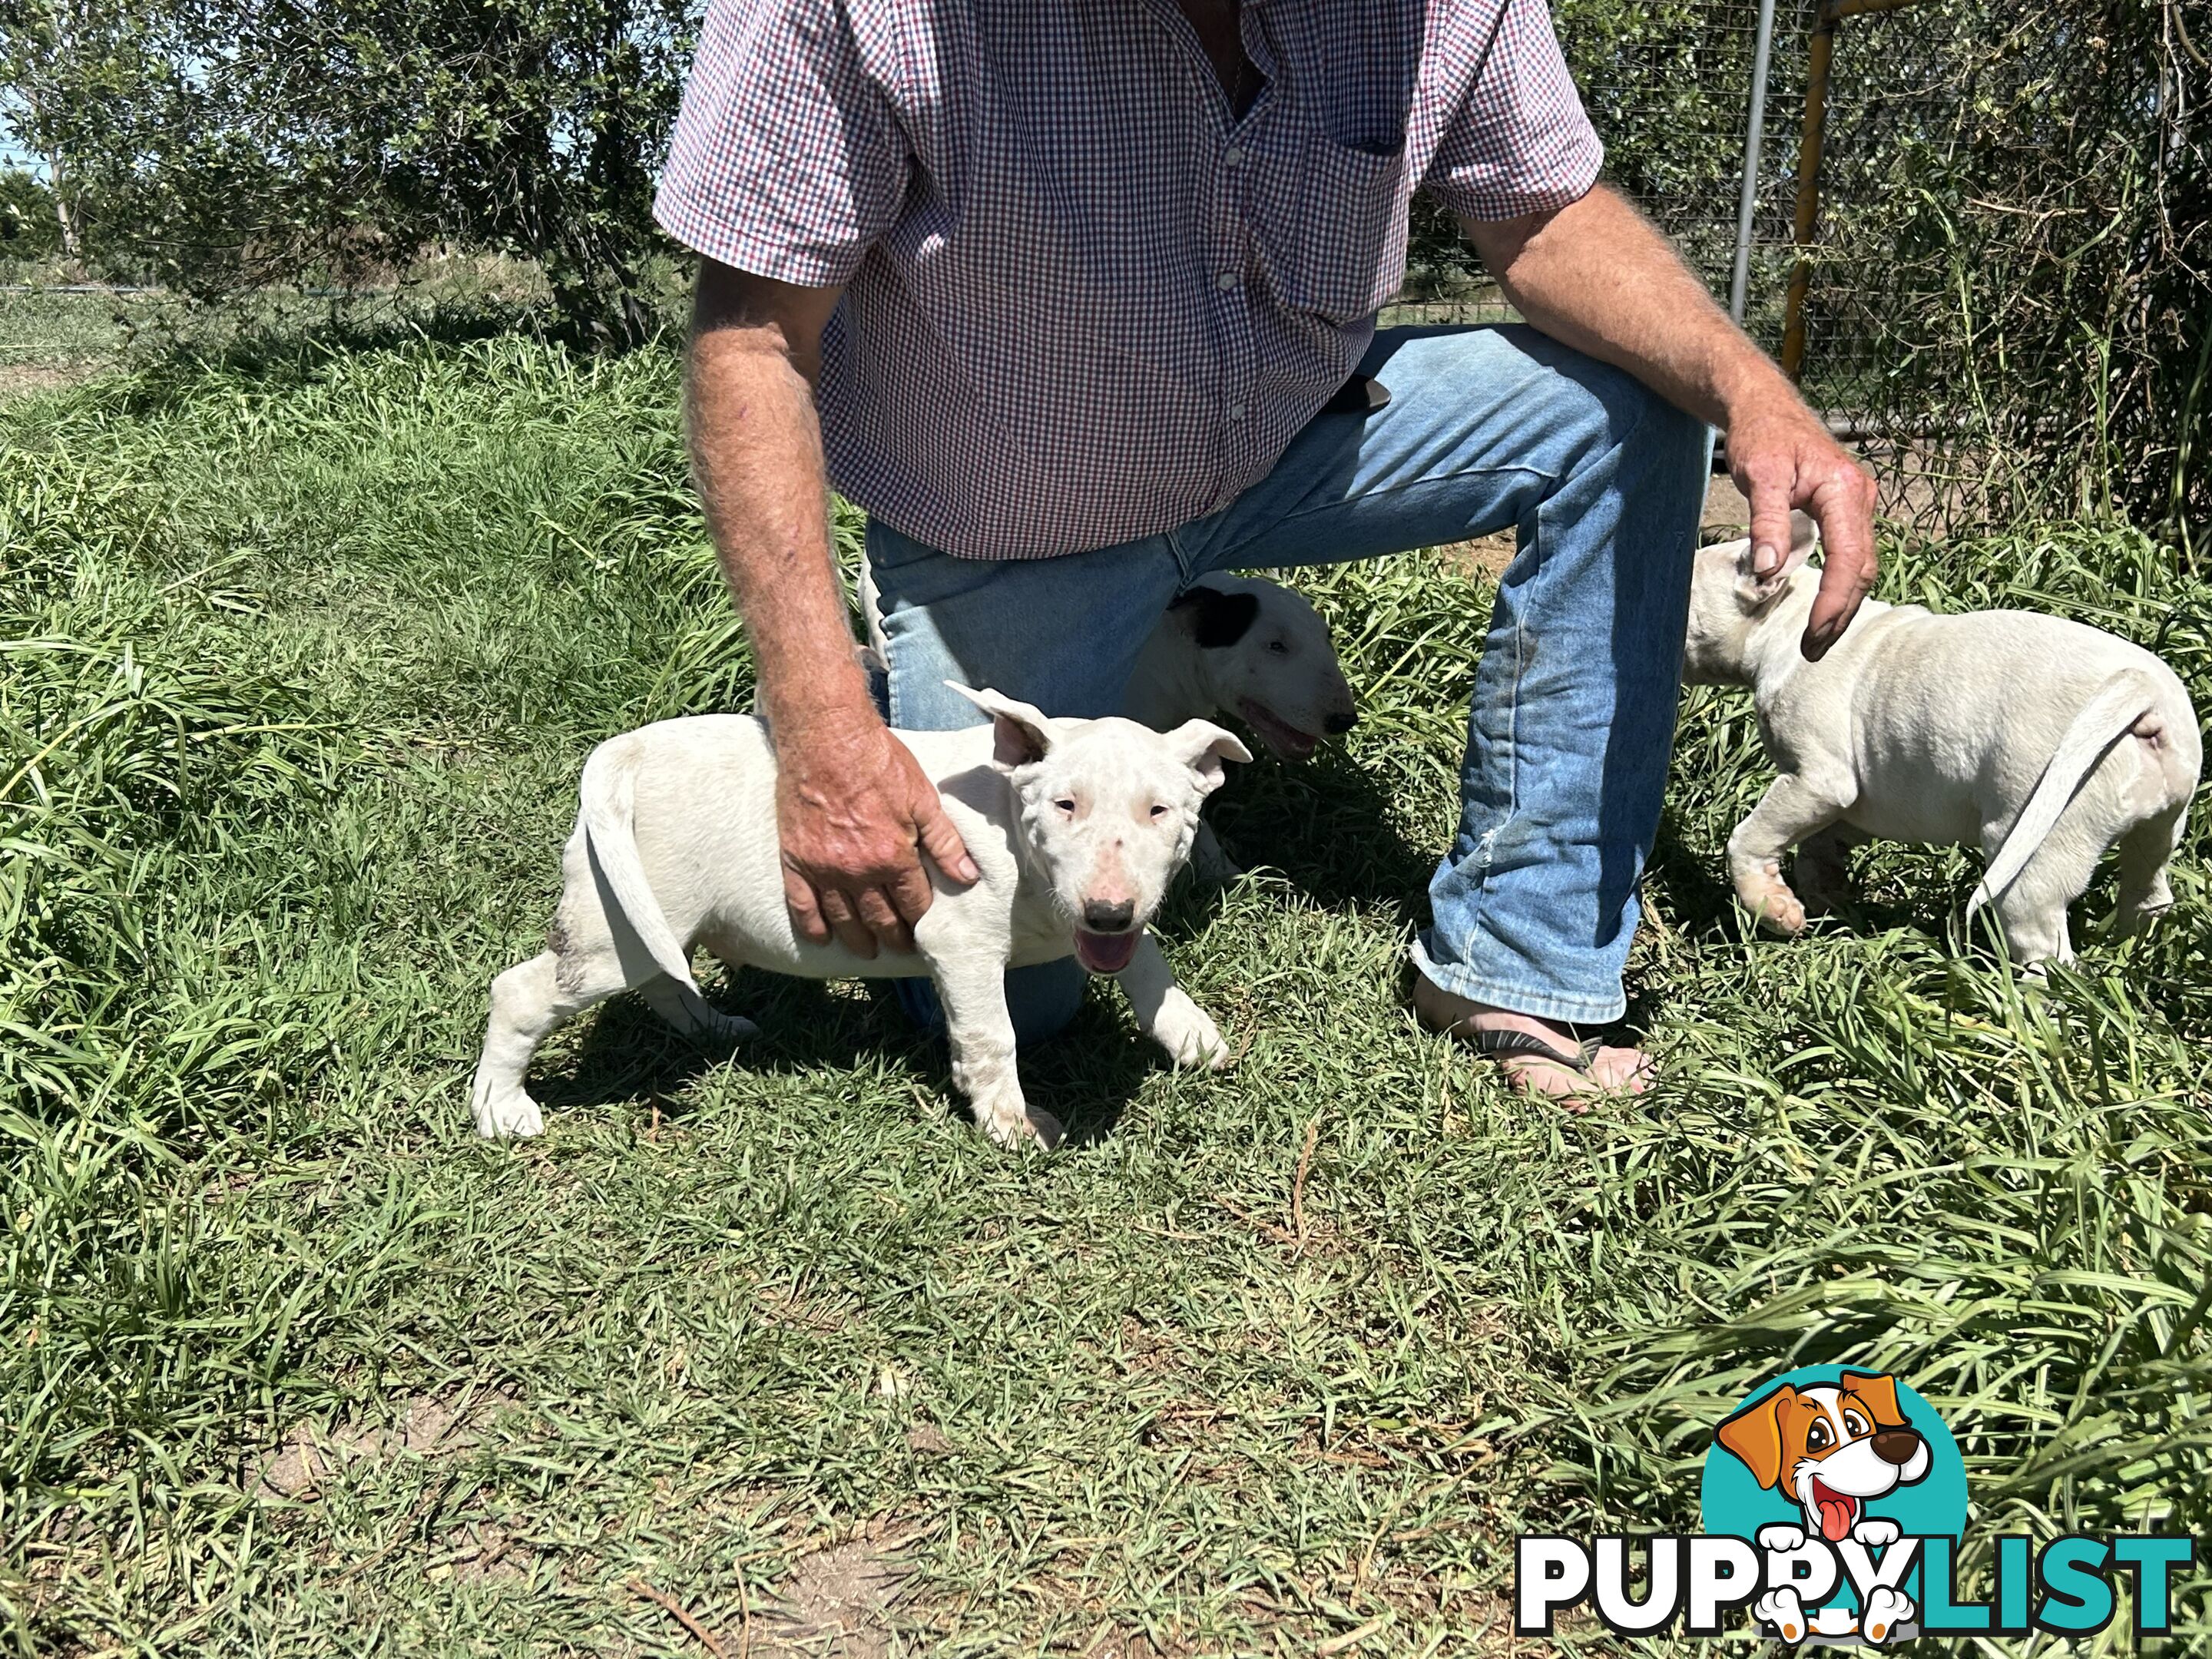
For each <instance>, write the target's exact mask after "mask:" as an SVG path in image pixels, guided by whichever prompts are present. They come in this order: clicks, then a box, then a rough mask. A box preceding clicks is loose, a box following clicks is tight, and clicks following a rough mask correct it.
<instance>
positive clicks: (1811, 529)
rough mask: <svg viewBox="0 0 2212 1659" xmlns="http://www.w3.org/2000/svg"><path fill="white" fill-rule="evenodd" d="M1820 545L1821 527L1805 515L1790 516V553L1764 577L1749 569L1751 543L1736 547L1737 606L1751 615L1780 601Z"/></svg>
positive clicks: (1792, 514) (1743, 542) (1796, 513)
mask: <svg viewBox="0 0 2212 1659" xmlns="http://www.w3.org/2000/svg"><path fill="white" fill-rule="evenodd" d="M1819 545H1820V526H1818V525H1816V524H1814V522H1813V520H1812V518H1811V516H1810V515H1809V514H1808V513H1798V512H1794V511H1793V512H1792V513H1790V550H1789V551H1788V552H1787V553H1784V555H1783V556H1782V562H1781V563H1780V564H1779V565H1778V566H1777V567H1776V568H1774V569H1772V570H1771V571H1769V572H1767V574H1765V575H1764V576H1762V575H1759V574H1758V573H1757V572H1755V571H1754V570H1753V569H1752V568H1751V542H1750V539H1749V538H1746V539H1744V540H1743V541H1741V542H1738V543H1736V544H1735V550H1736V553H1735V598H1736V603H1737V604H1738V605H1741V606H1742V607H1743V608H1744V609H1745V610H1746V611H1750V612H1751V613H1753V615H1756V614H1757V613H1758V612H1759V611H1764V610H1765V609H1766V607H1767V606H1768V605H1772V604H1773V603H1774V602H1775V600H1777V599H1779V598H1781V597H1782V590H1783V589H1784V588H1785V587H1787V586H1790V578H1791V577H1792V576H1794V575H1796V574H1797V573H1798V572H1799V571H1800V570H1802V569H1803V568H1804V567H1805V561H1806V560H1807V559H1808V558H1810V557H1812V556H1813V550H1814V548H1815V547H1817V546H1819Z"/></svg>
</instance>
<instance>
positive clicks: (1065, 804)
mask: <svg viewBox="0 0 2212 1659" xmlns="http://www.w3.org/2000/svg"><path fill="white" fill-rule="evenodd" d="M1053 805H1054V806H1057V807H1058V808H1060V811H1063V812H1065V813H1066V814H1067V816H1068V817H1074V816H1075V799H1074V797H1073V796H1069V797H1066V799H1060V800H1056V801H1054V802H1053Z"/></svg>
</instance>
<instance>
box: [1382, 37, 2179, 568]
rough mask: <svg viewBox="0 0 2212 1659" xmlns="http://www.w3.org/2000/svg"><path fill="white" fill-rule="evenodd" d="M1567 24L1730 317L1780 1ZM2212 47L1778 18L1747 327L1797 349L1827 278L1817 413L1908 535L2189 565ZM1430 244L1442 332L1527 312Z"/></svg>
mask: <svg viewBox="0 0 2212 1659" xmlns="http://www.w3.org/2000/svg"><path fill="white" fill-rule="evenodd" d="M1824 7H1825V8H1826V9H1824ZM1554 15H1555V17H1556V19H1557V22H1558V26H1559V33H1560V38H1561V40H1562V42H1563V43H1564V45H1565V47H1566V50H1567V53H1568V56H1569V58H1570V59H1571V61H1572V62H1573V64H1574V67H1575V70H1576V75H1577V81H1578V82H1579V83H1580V85H1581V87H1582V88H1583V98H1584V101H1585V102H1586V104H1587V105H1588V106H1589V111H1590V113H1591V117H1592V118H1593V120H1594V121H1595V123H1596V125H1597V126H1598V128H1599V131H1600V132H1601V134H1602V135H1603V137H1605V139H1606V141H1607V155H1608V161H1607V169H1608V173H1610V175H1611V176H1612V178H1613V179H1614V180H1615V181H1616V182H1617V183H1619V184H1620V185H1622V186H1623V187H1624V188H1625V189H1626V190H1627V191H1629V192H1630V193H1631V194H1632V196H1634V197H1636V198H1637V199H1638V201H1639V202H1640V203H1641V204H1643V205H1644V209H1645V210H1646V211H1647V212H1649V213H1650V215H1651V216H1652V217H1653V218H1654V219H1655V220H1656V222H1658V223H1659V225H1660V226H1661V227H1662V228H1663V229H1665V230H1666V231H1667V232H1668V234H1670V235H1672V236H1673V237H1674V240H1675V242H1676V244H1677V245H1678V246H1680V248H1681V250H1682V252H1683V254H1684V256H1685V257H1686V258H1687V259H1688V260H1689V262H1690V263H1691V264H1692V266H1693V267H1694V268H1696V269H1697V270H1699V273H1700V274H1701V275H1703V276H1705V279H1706V281H1707V282H1708V283H1709V284H1711V287H1712V288H1713V289H1714V291H1715V292H1716V293H1718V294H1723V295H1725V294H1726V293H1727V291H1728V288H1729V274H1730V272H1729V268H1730V265H1731V263H1732V256H1733V254H1734V251H1735V234H1736V210H1737V204H1738V196H1739V191H1740V189H1741V184H1742V179H1743V161H1744V138H1745V128H1746V125H1747V114H1748V101H1749V100H1748V94H1749V88H1750V82H1751V76H1752V60H1753V48H1754V43H1755V39H1756V33H1757V25H1758V15H1759V8H1758V5H1757V3H1756V0H1674V3H1668V0H1657V3H1638V0H1558V3H1557V4H1556V6H1555V8H1554ZM1824 26H1825V27H1826V29H1827V31H1828V33H1829V45H1830V46H1831V48H1832V52H1831V53H1830V62H1829V67H1828V73H1827V75H1826V78H1825V83H1824V84H1823V85H1822V87H1821V88H1820V92H1821V94H1823V95H1822V99H1821V102H1822V106H1823V109H1824V114H1825V119H1824V123H1823V130H1822V131H1821V132H1820V139H1821V142H1820V150H1819V155H1820V167H1819V169H1818V173H1817V178H1816V184H1817V198H1816V203H1817V213H1816V214H1815V215H1814V219H1813V235H1812V242H1811V247H1810V251H1809V254H1803V255H1801V250H1800V249H1799V247H1798V246H1797V245H1796V234H1795V233H1796V228H1797V225H1798V222H1799V220H1800V216H1801V212H1802V210H1803V209H1804V208H1806V207H1808V206H1812V205H1814V204H1813V203H1808V202H1806V201H1804V200H1803V197H1802V190H1801V181H1800V177H1799V173H1800V163H1801V161H1802V159H1803V156H1804V153H1805V147H1806V146H1805V141H1806V138H1807V122H1806V114H1807V102H1808V92H1809V91H1811V90H1812V89H1813V88H1812V85H1811V82H1812V81H1813V79H1814V64H1815V62H1816V58H1817V56H1818V54H1817V53H1816V52H1815V51H1814V46H1815V40H1816V37H1817V36H1818V35H1819V33H1820V32H1821V31H1822V29H1823V27H1824ZM2199 43H2205V44H2212V0H2041V3H2035V0H2030V3H2027V4H2025V5H2023V4H2021V3H2019V0H2009V3H2008V0H1777V3H1776V15H1775V27H1774V39H1773V47H1772V54H1771V64H1770V70H1769V76H1768V86H1767V99H1766V106H1765V118H1764V121H1763V123H1762V129H1761V144H1760V163H1759V170H1758V178H1757V182H1756V189H1755V193H1754V201H1753V220H1752V239H1751V246H1750V249H1749V270H1748V283H1747V307H1746V314H1745V325H1746V326H1747V328H1749V329H1750V331H1751V332H1752V333H1753V336H1754V337H1756V338H1758V339H1759V341H1760V342H1761V343H1763V344H1765V345H1766V346H1767V347H1768V348H1769V349H1776V350H1780V349H1782V348H1783V347H1784V343H1785V337H1786V335H1787V334H1788V332H1789V331H1790V315H1791V306H1790V289H1791V278H1792V275H1793V272H1794V271H1800V272H1802V300H1801V303H1800V305H1799V306H1798V307H1797V308H1796V309H1797V313H1798V318H1799V323H1800V327H1801V329H1802V379H1803V385H1804V386H1805V389H1806V392H1807V393H1808V396H1809V397H1810V398H1812V399H1813V400H1814V403H1815V404H1817V405H1818V406H1820V408H1822V409H1824V410H1826V411H1827V412H1828V413H1829V415H1830V416H1831V419H1832V422H1833V423H1834V424H1835V425H1836V426H1837V427H1838V428H1839V429H1840V430H1843V431H1844V432H1846V433H1847V434H1849V435H1850V437H1851V439H1852V441H1854V442H1856V443H1857V444H1858V445H1859V446H1860V447H1861V448H1862V450H1863V452H1864V453H1866V454H1867V455H1868V457H1869V459H1870V460H1871V461H1873V462H1874V463H1875V465H1876V467H1877V469H1878V470H1879V471H1881V473H1882V475H1883V477H1884V478H1885V480H1886V483H1887V500H1886V506H1887V510H1888V511H1889V512H1890V513H1892V514H1893V516H1896V517H1899V518H1903V519H1906V520H1911V521H1912V522H1914V523H1916V524H1917V525H1918V526H1922V527H1923V528H1926V529H1929V530H1931V531H1948V530H1959V529H1966V528H1972V527H1974V526H1978V525H1983V524H1987V523H1991V522H1998V521H2005V520H2015V519H2017V518H2019V517H2021V515H2023V514H2027V513H2051V512H2059V511H2066V510H2071V509H2076V508H2079V507H2081V506H2084V505H2088V506H2093V507H2106V506H2117V507H2124V508H2125V509H2127V510H2129V511H2130V512H2132V513H2135V514H2136V516H2137V517H2138V518H2141V519H2142V520H2146V521H2150V522H2158V523H2162V524H2165V525H2166V526H2169V527H2170V528H2172V529H2173V530H2174V531H2175V532H2177V533H2178V534H2179V536H2180V537H2181V538H2183V540H2184V541H2185V543H2186V542H2188V541H2189V540H2191V526H2192V525H2197V526H2201V525H2203V522H2204V520H2205V519H2206V517H2207V516H2208V513H2207V509H2208V507H2212V490H2208V486H2207V482H2206V474H2205V472H2204V471H2203V466H2202V455H2203V450H2204V447H2205V445H2206V442H2207V441H2208V440H2212V430H2208V415H2212V395H2208V386H2207V384H2206V378H2207V377H2206V368H2207V362H2206V359H2207V353H2208V350H2212V345H2208V342H2212V333H2208V323H2212V282H2208V271H2209V270H2212V209H2209V205H2208V198H2212V169H2208V165H2207V160H2208V143H2212V124H2208V123H2207V122H2206V121H2205V120H2203V118H2202V117H2201V116H2200V115H2199V114H2198V108H2199V106H2200V104H2201V103H2202V101H2203V100H2204V99H2205V98H2206V97H2207V96H2208V94H2212V74H2208V69H2212V65H2208V64H2207V63H2206V61H2205V59H2204V58H2203V55H2202V53H2201V52H2200V51H2199V49H2198V47H2199ZM1415 246H1416V250H1417V253H1418V255H1419V262H1418V263H1417V264H1416V266H1415V268H1414V269H1413V271H1412V272H1411V273H1410V279H1409V285H1408V297H1409V298H1410V299H1414V300H1418V301H1422V302H1424V314H1430V315H1437V314H1443V313H1450V314H1455V315H1464V316H1468V317H1476V316H1483V315H1495V314H1501V312H1502V307H1501V306H1500V305H1499V302H1498V295H1496V293H1495V290H1494V289H1489V288H1487V286H1486V283H1484V282H1483V280H1482V278H1481V277H1480V273H1478V272H1474V271H1472V270H1468V269H1467V267H1466V265H1465V261H1464V258H1463V256H1462V255H1458V254H1455V252H1453V251H1452V238H1451V235H1450V230H1449V226H1446V225H1443V224H1442V223H1441V222H1436V221H1433V220H1431V221H1430V222H1426V223H1425V224H1423V225H1422V226H1420V227H1419V234H1417V236H1416V239H1415ZM1801 258H1802V264H1801ZM2201 538H2202V532H2198V534H2197V539H2201Z"/></svg>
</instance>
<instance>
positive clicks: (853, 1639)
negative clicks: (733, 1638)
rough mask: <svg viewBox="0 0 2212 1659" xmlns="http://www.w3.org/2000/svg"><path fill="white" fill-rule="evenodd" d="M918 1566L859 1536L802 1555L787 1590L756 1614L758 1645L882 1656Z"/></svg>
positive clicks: (844, 1658) (854, 1658)
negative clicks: (893, 1616)
mask: <svg viewBox="0 0 2212 1659" xmlns="http://www.w3.org/2000/svg"><path fill="white" fill-rule="evenodd" d="M913 1571H914V1568H913V1566H912V1565H911V1564H910V1563H908V1562H907V1561H905V1560H903V1559H901V1558H899V1557H897V1556H894V1555H890V1554H886V1553H884V1551H883V1550H882V1549H880V1548H879V1547H877V1546H876V1545H873V1544H870V1543H866V1542H864V1541H857V1540H856V1541H854V1542H852V1543H849V1544H836V1545H833V1546H831V1547H829V1548H828V1549H826V1550H817V1551H815V1552H814V1553H812V1554H811V1555H804V1556H801V1557H800V1558H799V1561H798V1563H797V1565H794V1566H793V1568H792V1572H791V1578H790V1581H789V1582H788V1583H786V1584H785V1586H784V1588H783V1592H782V1594H781V1595H780V1596H779V1597H778V1598H777V1599H776V1600H775V1601H773V1602H771V1603H770V1604H769V1606H768V1607H767V1608H765V1609H764V1610H763V1612H762V1613H758V1614H757V1615H756V1616H755V1618H754V1620H753V1651H754V1652H756V1653H769V1654H773V1653H807V1654H821V1655H835V1656H838V1659H882V1656H884V1655H885V1654H888V1653H889V1652H890V1617H889V1615H890V1609H891V1607H892V1604H893V1603H894V1602H896V1601H897V1600H898V1598H899V1595H900V1593H901V1592H902V1591H903V1590H904V1589H906V1585H907V1581H908V1578H909V1577H911V1576H912V1574H913Z"/></svg>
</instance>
